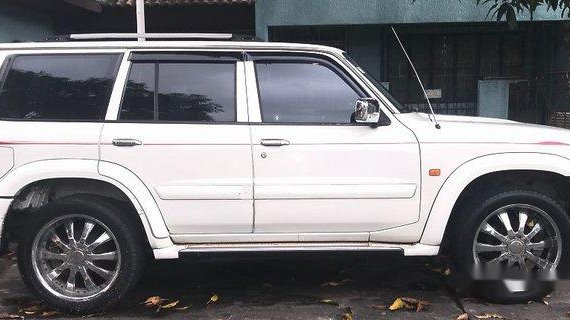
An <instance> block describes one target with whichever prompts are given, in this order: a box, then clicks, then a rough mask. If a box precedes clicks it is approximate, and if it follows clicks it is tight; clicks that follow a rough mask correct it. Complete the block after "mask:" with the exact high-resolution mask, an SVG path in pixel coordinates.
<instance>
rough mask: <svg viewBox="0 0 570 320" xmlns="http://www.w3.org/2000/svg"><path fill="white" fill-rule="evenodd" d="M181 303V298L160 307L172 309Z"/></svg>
mask: <svg viewBox="0 0 570 320" xmlns="http://www.w3.org/2000/svg"><path fill="white" fill-rule="evenodd" d="M179 303H180V300H176V301H173V302H171V303H169V304H165V305H163V306H161V307H160V308H161V309H172V308H174V307H176V306H177V305H178V304H179Z"/></svg>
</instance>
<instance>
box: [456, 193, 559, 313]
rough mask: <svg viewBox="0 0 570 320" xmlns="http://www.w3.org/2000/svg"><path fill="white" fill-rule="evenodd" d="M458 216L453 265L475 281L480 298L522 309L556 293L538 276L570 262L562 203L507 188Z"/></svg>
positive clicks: (480, 199)
mask: <svg viewBox="0 0 570 320" xmlns="http://www.w3.org/2000/svg"><path fill="white" fill-rule="evenodd" d="M459 210H460V212H458V214H460V215H461V218H462V219H461V220H459V219H457V220H456V225H455V226H454V232H453V235H452V242H451V243H452V255H453V260H454V263H455V264H456V266H458V268H459V270H460V271H463V273H465V274H469V275H470V276H471V278H472V279H474V280H475V281H474V288H475V289H476V291H477V293H478V294H479V295H480V296H482V297H483V298H486V299H488V300H491V301H493V302H499V303H522V302H528V301H533V300H539V299H542V298H543V297H545V296H546V295H548V294H549V293H550V292H551V291H552V287H553V286H552V282H549V281H545V279H540V278H539V276H553V275H555V271H556V270H557V269H559V267H560V266H568V261H569V257H570V219H569V217H568V215H567V213H566V211H565V210H564V209H563V208H562V206H561V205H560V204H559V203H558V202H557V201H555V200H554V199H552V198H550V197H549V196H547V195H545V194H542V193H538V192H535V191H530V190H521V189H515V188H503V189H500V190H495V191H494V192H490V193H488V194H487V195H482V196H480V197H477V198H475V199H473V201H471V202H470V203H468V204H466V205H465V206H464V207H462V208H460V209H459ZM478 276H479V277H478ZM511 276H515V277H511ZM493 277H494V278H493ZM549 280H553V279H549Z"/></svg>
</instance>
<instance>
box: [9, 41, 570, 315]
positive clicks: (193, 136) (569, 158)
mask: <svg viewBox="0 0 570 320" xmlns="http://www.w3.org/2000/svg"><path fill="white" fill-rule="evenodd" d="M0 63H1V64H2V69H1V73H0V118H1V121H0V144H1V146H0V176H1V179H0V226H1V227H3V228H2V230H3V232H2V238H1V243H2V245H3V246H4V247H5V246H6V244H7V243H8V242H10V241H14V242H17V243H18V263H19V268H20V271H21V274H22V277H23V279H24V281H25V282H26V284H27V285H28V287H29V288H30V290H31V291H33V292H34V293H35V294H37V295H38V296H39V297H40V298H42V299H44V300H45V301H47V302H48V303H49V304H51V305H52V306H54V307H56V308H58V309H59V310H62V311H64V312H68V313H85V312H93V311H97V310H101V309H104V308H106V307H108V306H109V305H110V304H111V303H113V302H115V301H117V298H120V297H122V296H123V295H124V294H125V293H126V292H127V291H128V290H129V289H130V288H132V287H133V286H134V285H135V284H136V282H137V280H138V278H139V277H140V275H141V272H142V269H143V264H144V262H145V261H146V259H147V257H149V256H150V257H153V258H155V259H177V258H181V257H183V256H184V255H188V254H194V253H197V252H200V253H202V252H209V253H236V252H248V251H258V252H298V251H303V252H321V251H334V252H337V253H338V254H342V253H343V252H348V251H367V252H370V253H382V252H399V253H401V254H403V255H405V256H432V255H437V254H439V253H443V254H447V255H449V256H451V257H452V259H453V261H454V263H455V266H456V267H457V270H459V271H458V272H463V273H465V274H468V275H469V276H470V277H471V278H473V279H477V280H485V281H477V282H476V283H475V284H476V285H477V287H478V288H479V293H480V294H482V295H483V296H485V297H487V298H489V299H493V300H496V301H502V302H517V301H525V302H526V301H527V299H535V298H539V297H541V296H543V295H545V294H547V293H548V292H549V290H550V287H551V286H550V285H549V283H550V282H547V283H546V284H545V283H544V282H538V281H522V280H520V279H519V280H517V279H518V278H516V277H513V279H514V280H509V281H491V280H499V278H500V277H499V278H497V279H491V278H488V277H486V276H484V277H482V278H478V276H477V275H481V274H491V272H484V270H486V269H488V268H480V267H489V268H490V267H492V266H497V267H498V266H502V267H504V269H500V270H499V271H500V272H503V271H505V270H506V271H508V270H522V271H524V272H522V273H523V275H525V276H527V277H529V275H532V276H536V273H535V271H539V270H542V271H544V270H546V271H551V272H549V274H552V273H553V272H552V271H556V270H561V266H564V267H568V265H569V263H568V260H569V258H570V219H569V216H568V207H567V204H568V199H570V188H569V185H570V183H569V182H570V181H569V180H568V177H570V132H569V131H567V130H562V129H554V128H547V127H542V126H536V125H525V124H520V123H515V122H511V121H505V120H492V119H484V118H469V117H459V116H437V119H438V120H439V125H440V128H437V127H436V126H435V123H436V122H434V119H433V117H432V116H429V115H427V114H420V113H415V112H410V111H409V110H406V108H404V107H403V106H401V105H400V104H398V102H396V101H395V100H394V99H393V98H392V97H391V96H390V95H389V94H388V92H387V91H386V90H385V89H384V88H383V87H382V86H380V85H379V84H378V83H377V82H376V81H374V80H373V79H372V78H371V77H369V76H368V75H367V74H366V73H365V72H364V71H363V70H362V69H361V68H360V67H358V66H357V65H356V64H355V63H354V62H353V61H351V60H350V59H349V58H348V57H347V56H346V54H345V53H344V52H342V51H340V50H337V49H334V48H328V47H322V46H312V45H301V44H279V43H262V42H242V41H144V42H138V41H88V42H77V41H67V42H45V43H32V44H5V45H0ZM355 106H356V107H355ZM482 270H483V272H482ZM543 273H544V272H543ZM549 279H550V280H551V279H553V278H549ZM521 283H522V285H521ZM513 284H515V285H517V286H516V288H515V286H513Z"/></svg>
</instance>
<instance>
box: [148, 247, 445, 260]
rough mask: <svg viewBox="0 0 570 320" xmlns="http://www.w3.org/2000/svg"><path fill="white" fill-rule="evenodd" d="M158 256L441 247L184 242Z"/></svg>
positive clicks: (426, 251) (430, 250)
mask: <svg viewBox="0 0 570 320" xmlns="http://www.w3.org/2000/svg"><path fill="white" fill-rule="evenodd" d="M153 251H154V256H155V258H156V259H177V258H179V257H182V256H194V255H196V254H210V253H211V254H216V253H220V254H224V253H228V254H229V253H252V254H264V253H280V252H282V253H335V252H345V253H346V252H353V253H358V252H361V253H374V252H377V253H382V252H384V253H391V254H398V255H403V256H434V255H437V254H438V253H439V246H428V245H423V244H414V245H409V244H373V243H255V244H244V243H240V244H206V245H205V244H183V245H174V246H171V247H167V248H163V249H155V250H153Z"/></svg>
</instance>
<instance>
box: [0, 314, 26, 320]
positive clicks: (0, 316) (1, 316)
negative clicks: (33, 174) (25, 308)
mask: <svg viewBox="0 0 570 320" xmlns="http://www.w3.org/2000/svg"><path fill="white" fill-rule="evenodd" d="M0 319H24V317H23V316H21V315H19V314H9V313H0Z"/></svg>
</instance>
